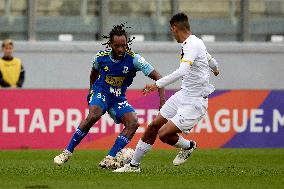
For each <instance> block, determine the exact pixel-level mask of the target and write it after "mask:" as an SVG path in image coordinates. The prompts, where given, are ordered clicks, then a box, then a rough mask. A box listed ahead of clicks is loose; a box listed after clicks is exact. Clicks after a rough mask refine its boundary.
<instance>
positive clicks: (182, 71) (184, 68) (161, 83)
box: [156, 62, 191, 88]
mask: <svg viewBox="0 0 284 189" xmlns="http://www.w3.org/2000/svg"><path fill="white" fill-rule="evenodd" d="M190 67H191V66H190V64H188V63H186V62H181V63H180V66H179V68H178V69H176V70H175V71H174V72H172V73H171V74H169V75H166V76H164V77H162V78H161V79H159V80H157V81H156V85H157V86H158V87H159V88H162V87H165V86H167V85H169V84H171V83H174V82H175V81H177V80H178V79H180V78H182V77H183V76H184V75H186V74H187V73H188V72H189V71H190Z"/></svg>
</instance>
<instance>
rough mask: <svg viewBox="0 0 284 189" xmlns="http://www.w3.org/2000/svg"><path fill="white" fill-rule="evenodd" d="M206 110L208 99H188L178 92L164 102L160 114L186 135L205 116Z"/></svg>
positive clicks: (188, 97)
mask: <svg viewBox="0 0 284 189" xmlns="http://www.w3.org/2000/svg"><path fill="white" fill-rule="evenodd" d="M207 108H208V98H203V97H190V96H186V95H184V94H183V93H182V91H178V92H176V93H175V94H174V95H173V96H171V97H170V98H169V99H168V100H167V101H166V103H165V104H164V105H163V107H162V108H161V110H160V113H161V115H162V116H163V117H164V118H166V119H167V120H170V121H172V122H173V123H174V124H175V125H176V127H178V128H179V129H180V130H181V131H182V132H183V133H185V134H188V133H189V132H190V130H191V129H192V128H193V126H194V125H195V124H197V123H198V121H200V120H201V119H202V117H203V116H204V115H205V113H206V111H207Z"/></svg>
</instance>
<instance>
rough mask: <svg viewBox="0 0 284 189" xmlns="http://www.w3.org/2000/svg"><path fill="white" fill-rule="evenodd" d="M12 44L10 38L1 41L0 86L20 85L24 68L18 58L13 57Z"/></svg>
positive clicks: (23, 76)
mask: <svg viewBox="0 0 284 189" xmlns="http://www.w3.org/2000/svg"><path fill="white" fill-rule="evenodd" d="M13 50H14V44H13V41H12V40H10V39H6V40H4V41H3V42H2V52H3V57H2V58H1V59H0V87H2V88H3V87H12V88H16V87H22V86H23V84H24V80H25V70H24V67H23V65H22V62H21V60H20V59H19V58H15V57H13Z"/></svg>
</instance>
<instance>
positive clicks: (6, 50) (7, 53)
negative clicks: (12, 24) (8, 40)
mask: <svg viewBox="0 0 284 189" xmlns="http://www.w3.org/2000/svg"><path fill="white" fill-rule="evenodd" d="M2 51H3V54H4V57H11V56H12V53H13V46H12V45H10V44H8V45H5V46H4V47H3V48H2Z"/></svg>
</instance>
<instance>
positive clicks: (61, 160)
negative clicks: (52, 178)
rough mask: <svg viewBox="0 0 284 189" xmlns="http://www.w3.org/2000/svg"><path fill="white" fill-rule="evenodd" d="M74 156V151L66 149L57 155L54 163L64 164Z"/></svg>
mask: <svg viewBox="0 0 284 189" xmlns="http://www.w3.org/2000/svg"><path fill="white" fill-rule="evenodd" d="M71 156H72V153H71V152H69V151H68V150H64V151H63V152H62V153H61V154H59V155H58V156H56V157H55V158H54V163H55V164H56V165H59V166H60V165H63V164H64V163H65V162H67V161H68V159H69V158H70V157H71Z"/></svg>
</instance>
